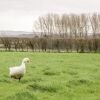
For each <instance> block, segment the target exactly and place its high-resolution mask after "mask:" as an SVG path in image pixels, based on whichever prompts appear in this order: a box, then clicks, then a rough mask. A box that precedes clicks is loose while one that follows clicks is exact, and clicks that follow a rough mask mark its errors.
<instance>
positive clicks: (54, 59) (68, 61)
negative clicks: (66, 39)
mask: <svg viewBox="0 0 100 100" xmlns="http://www.w3.org/2000/svg"><path fill="white" fill-rule="evenodd" d="M24 57H29V58H30V59H31V60H32V62H31V63H30V64H28V65H27V73H26V74H25V77H23V78H22V80H21V82H18V80H11V79H10V78H9V70H8V68H9V67H10V66H15V65H19V64H20V63H21V60H22V59H23V58H24ZM0 100H100V54H99V53H97V54H96V53H93V54H92V53H83V54H82V53H32V52H31V53H30V52H0Z"/></svg>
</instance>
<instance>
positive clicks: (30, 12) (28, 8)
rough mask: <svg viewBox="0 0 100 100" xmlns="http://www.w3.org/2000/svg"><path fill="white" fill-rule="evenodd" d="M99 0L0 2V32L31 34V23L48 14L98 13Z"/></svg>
mask: <svg viewBox="0 0 100 100" xmlns="http://www.w3.org/2000/svg"><path fill="white" fill-rule="evenodd" d="M99 4H100V1H99V0H92V1H90V0H88V1H87V0H78V1H77V2H76V0H70V1H66V0H55V1H54V0H48V1H47V0H42V1H40V0H37V1H34V0H3V1H0V30H3V31H6V30H11V31H28V32H33V23H34V21H35V20H37V19H38V17H39V16H43V15H46V14H48V13H57V14H63V13H66V14H70V13H75V14H80V13H94V12H96V13H100V6H99Z"/></svg>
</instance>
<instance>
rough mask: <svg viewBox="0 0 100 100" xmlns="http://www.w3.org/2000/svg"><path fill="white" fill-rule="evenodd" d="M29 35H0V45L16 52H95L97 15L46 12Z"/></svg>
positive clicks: (99, 45)
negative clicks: (12, 36)
mask: <svg viewBox="0 0 100 100" xmlns="http://www.w3.org/2000/svg"><path fill="white" fill-rule="evenodd" d="M33 33H37V34H36V35H34V36H33V37H30V38H11V37H9V38H8V37H5V38H4V37H1V38H0V44H2V45H1V48H5V50H6V51H7V50H9V51H11V50H16V51H39V52H40V51H44V52H74V51H75V52H98V51H100V14H97V13H93V14H62V15H59V14H47V15H44V16H41V17H39V18H38V19H37V20H36V21H35V22H34V26H33Z"/></svg>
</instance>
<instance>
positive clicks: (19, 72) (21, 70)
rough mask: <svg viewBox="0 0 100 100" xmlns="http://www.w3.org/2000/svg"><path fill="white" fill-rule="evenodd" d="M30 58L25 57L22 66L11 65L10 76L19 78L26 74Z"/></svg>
mask: <svg viewBox="0 0 100 100" xmlns="http://www.w3.org/2000/svg"><path fill="white" fill-rule="evenodd" d="M29 61H30V60H29V58H24V59H23V60H22V64H21V65H20V66H15V67H10V68H9V69H10V76H13V77H14V78H16V79H18V78H19V77H20V78H21V77H22V76H24V74H25V72H26V66H25V63H28V62H29Z"/></svg>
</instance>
